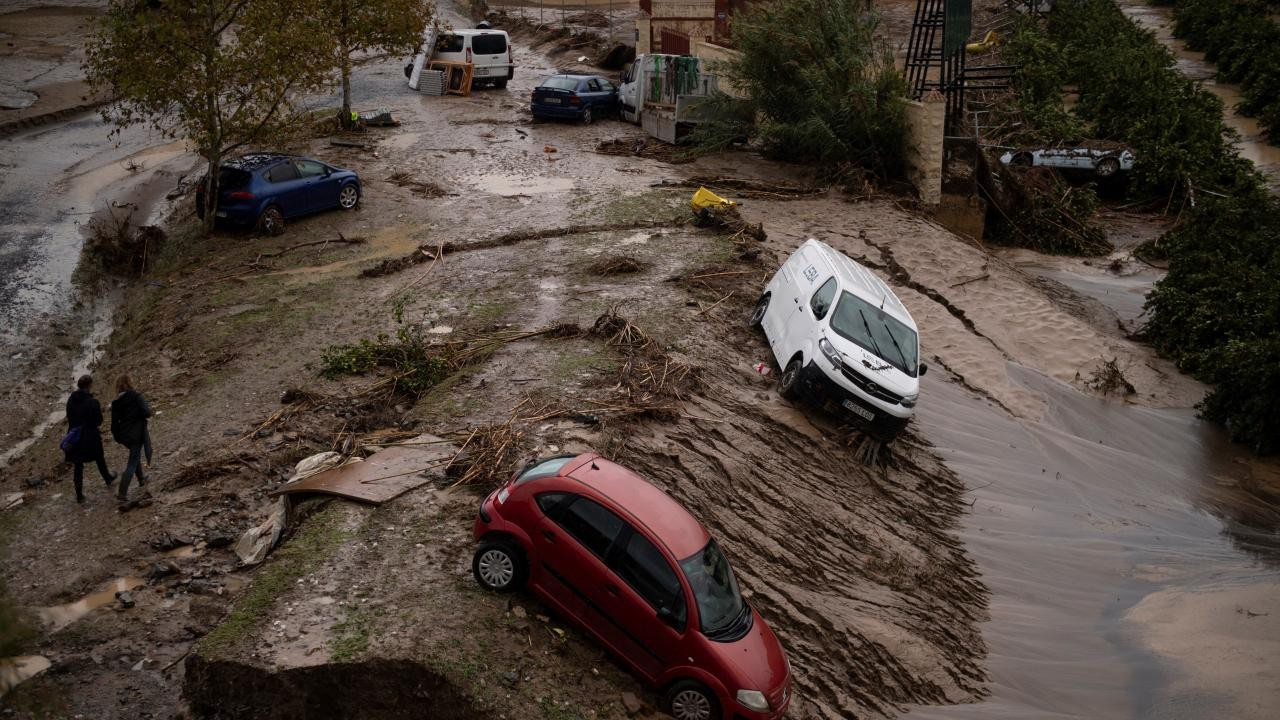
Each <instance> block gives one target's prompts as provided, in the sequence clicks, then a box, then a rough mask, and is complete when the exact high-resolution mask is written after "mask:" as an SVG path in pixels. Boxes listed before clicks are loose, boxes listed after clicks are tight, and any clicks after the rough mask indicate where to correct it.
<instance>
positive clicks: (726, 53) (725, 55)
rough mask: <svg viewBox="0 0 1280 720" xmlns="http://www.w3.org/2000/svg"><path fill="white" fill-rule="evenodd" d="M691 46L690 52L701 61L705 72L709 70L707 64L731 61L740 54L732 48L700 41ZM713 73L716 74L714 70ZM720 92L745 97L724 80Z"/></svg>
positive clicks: (721, 82)
mask: <svg viewBox="0 0 1280 720" xmlns="http://www.w3.org/2000/svg"><path fill="white" fill-rule="evenodd" d="M690 45H691V46H692V48H691V50H690V52H691V53H692V54H693V56H694V57H696V58H698V59H699V60H700V61H701V63H702V64H703V65H702V67H703V69H704V70H707V69H708V68H707V67H706V65H705V63H707V62H715V61H717V60H731V59H733V58H734V57H736V56H737V54H738V51H737V50H734V49H732V48H727V47H724V46H722V45H716V44H714V43H709V42H704V41H700V40H695V41H693V42H692V43H690ZM711 72H715V71H714V69H712V70H711ZM720 91H721V92H723V93H725V94H726V95H732V96H733V97H739V98H740V97H743V93H742V92H741V91H740V90H738V89H737V88H735V87H733V86H732V85H730V84H729V83H727V82H725V81H724V79H723V78H721V79H720Z"/></svg>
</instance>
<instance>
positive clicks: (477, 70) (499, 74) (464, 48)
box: [432, 29, 516, 88]
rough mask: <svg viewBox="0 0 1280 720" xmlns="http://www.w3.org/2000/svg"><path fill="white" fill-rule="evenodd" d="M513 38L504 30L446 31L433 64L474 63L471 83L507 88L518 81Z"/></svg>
mask: <svg viewBox="0 0 1280 720" xmlns="http://www.w3.org/2000/svg"><path fill="white" fill-rule="evenodd" d="M512 58H513V55H512V52H511V38H509V37H508V36H507V33H506V32H504V31H502V30H488V29H484V30H442V31H440V37H439V38H437V39H436V50H435V55H433V56H432V59H433V60H445V61H447V62H459V63H471V65H472V68H473V69H472V71H471V83H472V85H478V84H480V83H492V84H493V85H494V86H495V87H500V88H502V87H506V86H507V81H508V80H510V79H511V78H513V77H515V73H516V71H515V68H516V66H515V62H514V61H513V59H512Z"/></svg>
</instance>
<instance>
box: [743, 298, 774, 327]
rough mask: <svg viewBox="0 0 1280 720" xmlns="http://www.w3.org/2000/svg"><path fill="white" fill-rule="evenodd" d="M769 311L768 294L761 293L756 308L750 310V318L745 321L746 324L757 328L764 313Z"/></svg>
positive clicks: (761, 322)
mask: <svg viewBox="0 0 1280 720" xmlns="http://www.w3.org/2000/svg"><path fill="white" fill-rule="evenodd" d="M768 311H769V296H768V295H761V296H760V300H759V301H758V302H757V303H756V309H755V310H752V311H751V319H750V320H748V321H747V326H748V327H751V328H755V329H759V328H760V326H761V324H763V323H764V314H765V313H766V312H768Z"/></svg>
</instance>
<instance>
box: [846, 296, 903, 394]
mask: <svg viewBox="0 0 1280 720" xmlns="http://www.w3.org/2000/svg"><path fill="white" fill-rule="evenodd" d="M831 329H832V330H835V331H836V334H837V335H839V336H840V337H842V338H844V339H845V340H848V341H850V342H852V343H854V344H856V345H858V346H859V347H861V348H863V349H865V350H870V351H871V352H873V353H875V354H876V355H877V356H879V357H880V359H881V360H884V361H885V362H887V363H889V364H890V365H892V366H894V367H896V368H898V369H899V370H901V371H902V372H904V373H906V374H908V375H910V376H911V377H915V376H916V365H917V363H916V359H917V358H916V345H917V342H918V341H917V339H916V331H915V330H912V329H911V328H909V327H907V326H906V325H903V324H902V323H901V322H899V321H898V320H897V319H895V318H893V317H892V316H890V315H889V314H888V313H886V312H885V311H883V310H881V309H880V308H878V307H876V306H875V305H872V304H871V303H869V302H867V301H866V300H863V299H862V298H860V297H858V296H857V295H853V294H852V293H850V292H848V291H845V292H843V293H841V294H840V303H839V304H838V305H836V310H835V312H834V313H832V314H831Z"/></svg>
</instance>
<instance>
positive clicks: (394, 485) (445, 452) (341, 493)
mask: <svg viewBox="0 0 1280 720" xmlns="http://www.w3.org/2000/svg"><path fill="white" fill-rule="evenodd" d="M455 452H457V446H455V445H454V444H453V443H450V442H447V441H445V440H443V439H441V438H438V437H436V436H434V435H419V436H418V437H415V438H413V439H412V440H406V441H405V442H404V444H402V445H396V446H394V447H389V448H387V449H385V450H381V451H379V452H376V453H374V454H373V455H370V456H369V457H368V458H367V459H366V460H364V461H363V462H353V463H347V464H346V465H343V466H341V467H336V468H333V469H332V470H325V471H324V472H321V473H317V474H315V475H312V476H310V477H307V478H305V479H303V480H299V481H297V482H292V483H289V484H287V485H285V486H284V487H281V488H278V489H277V490H274V491H273V492H272V494H273V495H303V494H309V493H321V494H326V495H337V496H338V497H344V498H347V499H350V500H356V501H358V502H366V503H372V504H374V505H381V504H382V503H384V502H387V501H388V500H392V499H394V498H397V497H399V496H400V495H403V494H404V493H406V492H409V491H410V490H413V489H414V488H418V487H421V486H423V485H425V484H427V483H428V482H430V480H431V477H432V475H435V474H438V473H440V472H442V471H443V470H444V466H445V464H446V463H448V462H449V459H450V458H452V457H453V454H454V453H455Z"/></svg>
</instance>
